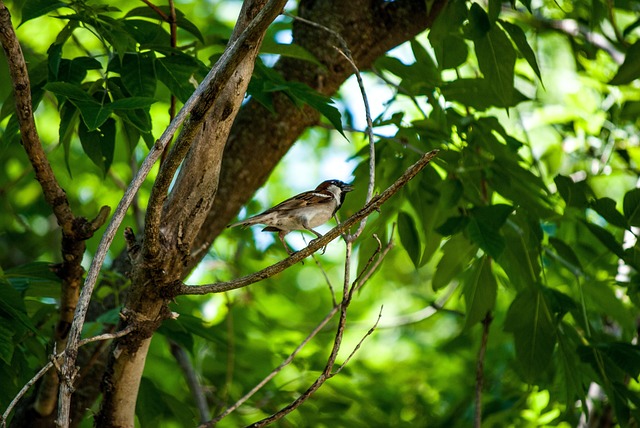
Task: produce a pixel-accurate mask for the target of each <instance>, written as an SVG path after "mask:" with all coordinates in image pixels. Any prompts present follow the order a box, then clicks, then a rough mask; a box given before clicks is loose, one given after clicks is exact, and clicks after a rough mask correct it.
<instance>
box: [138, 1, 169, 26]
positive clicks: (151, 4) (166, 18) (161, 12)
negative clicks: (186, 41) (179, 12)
mask: <svg viewBox="0 0 640 428" xmlns="http://www.w3.org/2000/svg"><path fill="white" fill-rule="evenodd" d="M141 1H142V2H143V3H144V4H146V5H147V6H149V7H150V8H151V9H152V10H153V11H154V12H155V13H157V14H158V15H159V16H160V18H161V19H162V20H163V21H165V22H169V17H168V16H167V14H166V13H164V11H163V10H162V9H160V8H159V7H158V6H156V5H155V4H153V3H151V2H150V1H149V0H141Z"/></svg>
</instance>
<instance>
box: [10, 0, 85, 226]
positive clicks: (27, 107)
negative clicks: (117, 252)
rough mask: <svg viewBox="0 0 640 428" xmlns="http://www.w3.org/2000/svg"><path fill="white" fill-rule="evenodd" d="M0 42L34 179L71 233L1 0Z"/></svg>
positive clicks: (67, 211)
mask: <svg viewBox="0 0 640 428" xmlns="http://www.w3.org/2000/svg"><path fill="white" fill-rule="evenodd" d="M0 43H1V44H2V48H3V49H4V52H5V54H6V56H7V62H8V64H9V73H10V75H11V81H12V84H13V91H14V94H15V102H16V116H17V118H18V122H19V123H20V136H21V141H22V145H23V147H24V150H25V151H26V152H27V155H28V157H29V161H30V162H31V165H32V166H33V170H34V171H35V173H36V180H38V183H40V186H41V187H42V193H43V195H44V198H45V200H46V201H47V204H49V205H50V206H51V208H52V210H53V213H54V215H55V216H56V220H57V221H58V224H59V225H60V227H62V230H63V231H64V232H65V233H66V234H68V235H69V236H71V235H72V233H73V220H74V218H75V217H74V215H73V213H72V212H71V207H70V206H69V200H68V199H67V195H66V193H65V191H64V190H63V189H62V187H60V185H59V184H58V181H57V180H56V177H55V174H54V173H53V169H52V168H51V164H49V161H48V160H47V156H46V154H45V153H44V150H43V149H42V144H41V142H40V137H39V136H38V131H37V130H36V123H35V120H34V118H33V103H32V100H31V83H30V81H29V73H28V71H27V64H26V63H25V60H24V55H23V54H22V49H21V48H20V43H19V42H18V38H17V37H16V33H15V31H14V30H13V25H12V24H11V14H10V13H9V10H8V9H7V7H6V6H5V5H4V2H2V0H0Z"/></svg>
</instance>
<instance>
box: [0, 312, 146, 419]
mask: <svg viewBox="0 0 640 428" xmlns="http://www.w3.org/2000/svg"><path fill="white" fill-rule="evenodd" d="M134 328H135V326H134V325H133V324H131V325H129V326H128V327H127V328H125V329H122V330H120V331H118V332H115V333H106V334H100V335H98V336H94V337H90V338H87V339H83V340H81V341H80V342H79V343H78V347H81V346H84V345H86V344H88V343H91V342H97V341H99V340H111V339H115V338H118V337H122V336H124V335H126V334H129V333H131V332H132V331H133V329H134ZM64 353H65V351H62V352H60V353H55V350H54V353H53V355H51V358H50V360H49V362H48V363H47V364H45V365H44V367H42V368H41V369H40V370H39V371H38V373H36V374H35V376H33V377H32V378H31V380H29V382H27V383H26V384H25V385H24V386H23V387H22V389H21V390H20V391H19V392H18V394H16V396H15V397H14V398H13V400H11V403H9V406H7V409H6V410H5V411H4V413H3V414H2V418H1V420H0V422H1V425H0V426H1V427H2V428H5V426H6V424H7V419H8V418H9V415H10V414H11V412H12V411H13V409H14V407H15V406H16V405H17V404H18V402H19V401H20V400H21V399H22V397H24V395H25V394H26V393H27V391H29V389H30V388H31V387H32V386H33V385H34V384H35V383H36V382H37V381H38V380H39V379H40V378H41V377H42V376H44V375H45V374H46V373H47V372H48V371H49V369H50V368H51V367H53V366H54V365H55V366H58V364H59V362H60V361H61V359H62V357H63V356H64Z"/></svg>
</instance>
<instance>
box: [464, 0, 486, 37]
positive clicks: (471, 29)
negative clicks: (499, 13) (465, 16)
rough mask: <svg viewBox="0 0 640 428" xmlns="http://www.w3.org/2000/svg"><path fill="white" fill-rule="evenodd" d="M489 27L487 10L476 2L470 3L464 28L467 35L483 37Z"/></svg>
mask: <svg viewBox="0 0 640 428" xmlns="http://www.w3.org/2000/svg"><path fill="white" fill-rule="evenodd" d="M490 29H491V22H490V21H489V16H488V15H487V12H485V11H484V9H483V8H482V6H480V5H479V4H478V3H473V4H471V8H470V9H469V25H468V27H467V28H466V29H465V30H466V33H467V35H468V37H469V38H470V39H472V40H477V39H480V38H482V37H485V36H486V34H487V33H488V32H489V30H490Z"/></svg>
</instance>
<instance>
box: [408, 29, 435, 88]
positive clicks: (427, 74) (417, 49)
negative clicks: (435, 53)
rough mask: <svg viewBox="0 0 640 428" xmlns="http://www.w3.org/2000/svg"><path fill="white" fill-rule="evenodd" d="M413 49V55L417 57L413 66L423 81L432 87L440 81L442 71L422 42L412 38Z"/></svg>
mask: <svg viewBox="0 0 640 428" xmlns="http://www.w3.org/2000/svg"><path fill="white" fill-rule="evenodd" d="M410 44H411V51H412V52H413V56H414V57H415V59H416V62H415V63H414V64H413V67H415V68H416V71H417V72H418V74H419V75H420V78H421V80H422V81H426V84H427V86H429V87H431V86H433V85H436V84H437V83H439V82H440V72H439V71H438V68H437V67H436V64H435V62H434V61H433V58H431V55H430V54H429V52H427V50H426V49H425V48H424V46H422V45H421V44H420V43H418V42H417V41H416V39H412V40H411V41H410Z"/></svg>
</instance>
